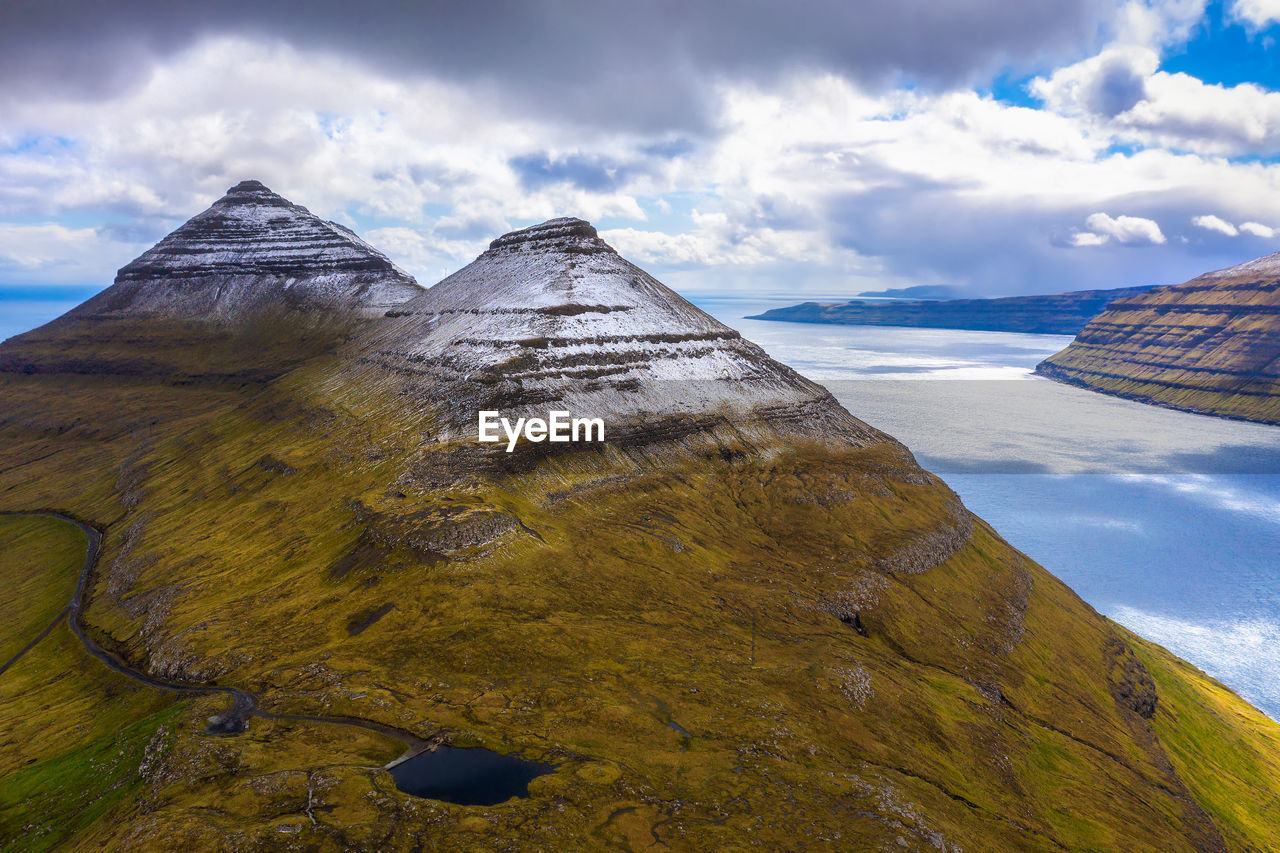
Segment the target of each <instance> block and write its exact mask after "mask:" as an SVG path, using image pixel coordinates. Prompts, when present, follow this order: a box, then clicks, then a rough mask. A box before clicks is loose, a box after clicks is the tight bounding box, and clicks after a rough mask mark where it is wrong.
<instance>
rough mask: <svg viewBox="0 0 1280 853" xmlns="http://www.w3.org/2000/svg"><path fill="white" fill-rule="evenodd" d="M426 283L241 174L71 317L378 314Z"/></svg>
mask: <svg viewBox="0 0 1280 853" xmlns="http://www.w3.org/2000/svg"><path fill="white" fill-rule="evenodd" d="M421 291H422V288H421V287H419V286H418V284H417V282H415V281H414V280H413V278H412V277H411V276H409V275H407V274H406V273H405V272H403V271H402V270H400V269H399V268H397V267H396V266H395V265H394V264H393V263H391V261H389V260H387V257H386V255H384V254H382V253H381V252H379V251H378V250H377V249H375V248H373V247H372V246H370V245H369V244H368V243H366V242H364V241H363V240H361V239H360V238H359V237H357V236H356V235H355V234H354V233H353V232H352V231H351V230H350V229H348V228H346V227H344V226H342V225H339V224H337V223H336V222H326V221H325V220H323V219H321V218H320V217H318V216H315V215H314V214H312V213H311V212H310V211H308V210H307V209H306V208H305V207H302V206H300V205H297V204H294V203H292V202H290V201H289V200H288V199H285V198H283V197H282V196H279V195H276V194H275V193H273V192H272V191H271V190H269V189H267V188H266V187H265V186H263V185H262V184H261V183H259V182H258V181H241V182H240V183H238V184H236V185H235V186H234V187H232V188H231V189H229V190H227V194H226V195H224V196H223V197H222V198H220V199H218V200H217V201H216V202H214V203H213V206H212V207H210V208H209V209H208V210H206V211H204V212H203V213H200V214H197V215H196V216H193V217H192V218H191V219H189V220H187V221H186V222H185V223H184V224H183V225H182V226H181V227H179V228H178V229H177V230H176V231H174V232H172V233H171V234H169V235H168V236H167V237H165V238H164V239H163V240H161V241H160V242H159V243H157V244H156V245H155V246H153V247H152V248H150V249H148V250H147V251H146V252H144V253H143V254H142V255H140V256H139V257H137V258H135V259H134V260H133V261H132V262H130V263H129V264H127V265H126V266H124V267H123V268H122V269H121V270H120V272H119V273H118V274H117V275H116V280H115V283H114V284H113V285H112V286H111V287H109V288H107V289H106V290H104V291H103V292H102V293H101V294H99V295H98V296H95V297H94V298H92V299H90V300H88V301H87V302H85V303H84V304H83V305H81V306H79V307H78V308H76V309H75V310H74V311H71V312H70V313H69V314H68V315H67V316H68V318H73V317H74V318H77V319H79V318H89V317H110V316H113V315H134V316H137V315H144V316H170V317H195V318H199V319H201V320H204V321H206V322H212V323H226V322H229V321H233V320H237V319H243V318H245V317H247V316H249V315H251V314H253V313H256V312H262V311H267V312H276V311H279V310H282V309H285V308H288V309H292V310H294V311H315V312H323V313H334V312H352V313H355V314H357V315H360V316H377V315H379V314H381V313H383V312H384V311H386V310H387V309H388V308H390V307H391V306H393V305H397V304H399V303H401V302H404V301H405V300H408V299H411V298H413V297H414V296H416V295H418V294H419V293H420V292H421Z"/></svg>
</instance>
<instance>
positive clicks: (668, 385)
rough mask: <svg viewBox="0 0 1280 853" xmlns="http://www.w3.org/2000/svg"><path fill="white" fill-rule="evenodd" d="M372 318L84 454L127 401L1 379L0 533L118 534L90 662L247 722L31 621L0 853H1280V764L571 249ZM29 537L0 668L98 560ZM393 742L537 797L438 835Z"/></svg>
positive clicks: (1262, 736) (675, 314) (1063, 598)
mask: <svg viewBox="0 0 1280 853" xmlns="http://www.w3.org/2000/svg"><path fill="white" fill-rule="evenodd" d="M390 314H391V316H384V317H383V318H381V319H372V320H370V321H369V322H367V323H366V324H364V325H363V326H360V327H358V328H357V327H353V330H352V331H351V332H350V337H349V338H348V339H347V340H346V342H345V344H343V345H341V346H340V347H338V348H336V349H334V348H330V349H327V350H317V351H314V352H312V353H310V354H308V355H307V356H306V357H301V356H299V357H298V358H296V359H295V360H294V361H293V362H292V363H291V366H290V368H289V369H288V370H287V371H285V372H281V373H279V374H277V375H275V376H274V377H271V378H264V379H262V380H260V381H258V382H255V383H242V384H238V385H229V384H227V383H225V382H220V383H213V382H211V381H209V380H196V381H193V382H190V383H187V384H184V385H182V386H181V387H182V388H183V393H185V394H187V395H188V396H187V397H185V398H184V399H183V400H182V401H181V403H174V407H173V409H172V410H166V411H164V412H157V414H156V415H155V416H153V417H152V418H151V420H150V423H149V425H148V426H147V428H146V429H145V431H144V436H143V437H138V438H133V437H131V436H132V435H133V434H132V433H130V434H129V436H128V437H127V436H125V435H122V434H115V435H113V436H104V435H102V434H99V433H91V434H92V435H93V436H95V438H96V440H97V442H98V444H97V447H98V449H99V452H97V453H89V452H86V451H85V450H84V443H85V442H86V441H88V440H89V439H88V437H87V436H86V435H85V432H84V430H85V426H84V424H85V421H86V420H90V419H93V418H98V417H102V416H103V415H104V414H106V413H107V411H105V410H106V409H107V406H108V405H109V404H110V403H111V399H110V398H108V397H104V398H95V397H94V392H93V387H92V386H91V385H90V384H83V385H81V386H78V387H79V391H77V392H76V393H74V394H72V393H67V388H68V387H69V386H66V385H63V384H46V383H63V382H65V378H64V377H62V376H61V375H60V374H56V373H53V372H46V373H36V374H31V375H29V376H25V377H24V379H25V380H26V381H25V382H24V383H15V384H14V385H13V386H12V389H13V390H12V393H13V394H14V395H15V396H14V399H15V400H17V401H18V408H19V409H21V410H22V411H25V412H27V413H28V414H27V417H28V418H34V417H36V415H35V412H37V411H38V408H39V406H38V400H39V399H40V397H41V396H43V397H48V396H49V395H50V394H54V393H56V394H57V395H58V396H59V405H58V408H57V409H56V412H55V413H53V414H49V415H47V426H46V428H45V429H43V430H34V429H33V428H31V427H29V426H27V425H25V422H24V423H23V424H17V423H15V422H14V421H13V420H12V419H11V420H10V421H7V422H6V424H5V430H6V432H5V434H4V437H5V439H6V440H5V442H4V443H3V444H0V509H5V510H10V511H22V510H33V509H37V508H42V507H44V508H57V509H58V510H60V511H61V512H62V513H64V514H65V515H66V516H68V517H70V518H71V519H81V520H84V521H88V522H91V523H92V525H93V526H95V527H97V528H99V529H101V530H102V531H103V538H102V548H101V552H100V553H98V554H97V555H96V558H95V556H94V554H93V553H92V551H90V553H89V554H88V557H89V565H90V568H91V571H90V573H89V574H88V575H87V576H86V577H87V582H86V584H85V586H84V589H83V595H84V603H83V609H82V613H81V614H80V615H79V616H76V617H75V618H78V619H80V622H82V623H83V625H84V631H85V633H86V635H87V636H89V637H90V638H91V639H92V641H93V642H94V643H96V644H97V646H99V647H101V648H102V649H105V650H106V651H107V652H108V653H110V654H113V655H116V656H117V657H118V660H119V661H121V662H122V664H123V665H124V666H125V668H126V669H129V670H130V671H136V672H137V673H140V674H142V675H144V676H145V677H147V678H150V679H153V680H155V681H157V682H160V683H163V684H168V685H185V686H188V687H190V688H192V689H195V688H208V687H210V686H216V687H219V688H222V689H225V690H232V689H233V690H234V693H235V695H236V696H239V695H243V696H247V697H249V700H248V703H247V704H245V705H243V707H240V708H239V710H237V704H238V703H240V700H239V699H236V700H235V701H234V702H233V703H232V707H230V708H228V698H227V697H226V696H224V695H217V694H210V693H193V692H191V691H190V690H187V691H186V692H181V691H179V690H176V689H173V688H172V687H170V688H156V687H153V686H148V685H147V684H144V683H141V682H140V681H139V680H138V679H137V678H132V679H129V678H125V677H122V676H121V675H120V674H119V673H118V672H117V671H114V670H109V669H107V668H106V667H104V666H102V665H101V661H100V659H99V660H95V659H94V658H92V657H89V656H88V655H86V653H85V652H86V648H87V645H85V644H81V645H78V644H77V643H76V642H75V637H74V636H73V633H72V632H70V631H68V630H67V623H65V622H57V621H55V622H54V623H52V624H53V625H54V627H53V629H52V630H51V632H50V633H49V634H48V636H47V637H46V638H45V639H43V640H41V641H40V642H39V643H37V644H36V645H35V646H34V647H33V648H32V649H31V650H30V651H28V652H27V653H26V654H25V655H24V656H22V657H21V658H19V659H18V661H17V662H16V663H15V664H14V665H13V666H12V667H11V668H10V669H9V670H8V671H6V672H4V673H0V708H4V709H5V711H4V712H0V724H2V725H3V727H4V729H3V733H2V734H0V846H4V847H6V848H7V847H16V848H18V849H35V850H40V849H49V848H50V847H52V846H53V845H54V844H55V843H62V844H64V845H68V846H70V847H72V848H73V849H79V848H84V849H95V848H105V849H121V850H156V849H161V850H193V849H195V850H203V849H234V850H268V849H282V848H285V849H313V850H344V849H363V850H413V849H517V848H529V847H534V848H539V849H550V850H554V849H564V850H581V849H602V848H603V849H608V848H621V849H661V848H663V847H667V848H674V849H705V850H722V849H742V848H760V849H778V848H811V849H868V850H881V849H883V850H894V849H941V850H949V851H955V850H1060V849H1064V848H1065V849H1125V850H1135V851H1141V850H1150V851H1181V850H1186V851H1191V850H1250V849H1267V848H1269V847H1275V846H1276V845H1277V844H1278V843H1280V838H1277V835H1276V829H1275V826H1274V821H1272V820H1271V819H1270V815H1272V814H1274V810H1275V808H1276V807H1277V805H1278V803H1280V799H1278V798H1280V785H1277V783H1276V782H1275V780H1276V779H1280V773H1277V772H1276V771H1277V768H1280V727H1277V726H1276V725H1275V724H1274V723H1272V722H1271V721H1269V720H1267V719H1266V718H1264V717H1262V716H1261V715H1260V714H1258V712H1256V711H1255V710H1253V709H1252V708H1250V707H1249V706H1248V705H1247V704H1245V703H1244V702H1242V701H1241V700H1240V699H1239V698H1238V697H1235V696H1234V695H1233V694H1231V693H1230V692H1229V691H1227V690H1225V689H1224V688H1222V687H1221V686H1220V685H1217V684H1216V683H1213V682H1211V681H1210V680H1208V679H1207V678H1205V677H1204V676H1203V675H1202V674H1200V673H1197V672H1196V671H1195V670H1193V669H1192V668H1190V667H1188V666H1187V665H1186V664H1184V663H1182V662H1181V661H1178V660H1177V659H1176V658H1173V657H1172V656H1170V655H1168V654H1167V653H1166V652H1164V651H1163V650H1161V649H1159V648H1157V647H1154V646H1151V645H1149V644H1147V643H1145V642H1143V641H1141V640H1139V639H1137V638H1136V637H1133V636H1132V635H1129V634H1127V633H1126V632H1124V631H1123V630H1122V629H1119V628H1117V627H1116V626H1114V625H1112V624H1111V623H1109V622H1108V621H1107V620H1105V619H1103V618H1102V617H1100V616H1099V615H1098V614H1097V613H1095V612H1094V611H1093V610H1092V608H1090V607H1089V606H1088V605H1086V604H1085V603H1084V602H1082V601H1081V600H1080V599H1079V598H1078V597H1077V596H1075V595H1074V594H1073V593H1072V592H1071V591H1070V590H1069V589H1067V588H1066V587H1065V586H1064V585H1063V584H1061V583H1060V582H1058V581H1057V580H1056V579H1055V578H1054V577H1053V576H1052V575H1050V574H1049V573H1048V572H1047V571H1045V570H1044V569H1043V568H1041V567H1040V566H1038V565H1036V564H1035V563H1033V562H1032V561H1030V560H1029V559H1027V558H1026V557H1025V556H1024V555H1022V554H1020V553H1018V552H1017V551H1016V550H1015V549H1013V548H1012V547H1011V546H1009V545H1008V543H1006V542H1005V541H1004V540H1003V539H1001V538H1000V537H999V535H998V534H997V533H996V532H995V531H993V530H992V529H991V528H990V527H989V526H987V525H986V524H985V523H983V522H982V521H981V520H980V519H977V518H975V517H974V516H973V515H972V514H971V513H969V512H968V510H966V509H965V507H964V506H963V505H962V504H961V502H960V500H959V499H958V498H957V496H956V495H955V494H954V493H953V492H952V491H951V490H950V489H948V488H947V487H946V485H945V484H944V483H942V482H941V481H940V480H939V479H938V478H937V477H935V476H933V475H931V474H929V473H928V472H926V471H924V470H922V469H921V468H920V467H919V466H918V465H917V464H916V461H915V460H914V459H913V458H912V456H911V454H910V453H909V452H908V451H907V450H906V448H904V447H903V446H902V445H901V444H899V443H898V442H896V441H894V440H893V439H892V438H890V437H888V436H886V435H884V434H883V433H881V432H879V431H877V430H875V429H874V428H872V427H870V426H868V425H866V424H864V423H862V422H861V421H859V420H857V418H856V417H854V416H853V415H852V414H850V413H849V412H847V411H845V410H844V409H842V408H841V407H840V406H839V405H838V404H837V403H836V402H835V401H834V399H833V398H832V397H831V396H830V395H829V394H827V393H826V392H825V390H824V389H822V388H821V387H820V386H818V385H815V384H814V383H812V382H809V381H808V380H805V379H804V378H803V377H800V376H799V375H798V374H796V373H795V372H794V371H791V370H790V369H789V368H787V367H786V366H785V365H781V364H779V363H777V362H775V361H773V360H772V359H770V358H769V357H768V356H767V355H765V354H764V352H763V351H762V350H760V349H759V348H758V347H756V346H755V345H754V344H751V343H750V342H748V341H745V340H743V339H742V338H741V337H740V336H738V335H737V334H736V333H734V332H733V331H732V330H730V329H727V327H724V326H722V325H721V324H719V323H717V322H716V321H715V320H714V319H712V318H710V317H708V316H707V315H705V314H703V313H702V312H700V311H699V310H698V309H697V308H695V307H694V306H692V305H690V304H689V303H688V302H687V301H685V300H683V299H682V298H680V297H679V296H678V295H677V294H675V293H674V292H673V291H671V290H670V289H668V288H666V287H665V286H663V285H662V284H661V283H660V282H657V281H656V280H654V279H653V278H652V277H651V276H648V275H647V274H646V273H644V272H643V271H642V270H639V269H638V268H637V267H635V266H634V265H632V264H630V263H628V262H626V261H625V260H624V259H622V258H621V257H620V256H618V255H617V253H616V252H615V251H614V250H613V249H612V248H611V247H609V246H608V245H607V244H606V243H604V242H603V241H601V240H600V239H599V237H598V235H597V234H596V233H595V230H594V229H593V228H592V227H591V226H590V225H589V224H588V223H585V222H583V221H581V220H568V219H566V220H553V221H551V222H548V223H544V224H542V225H540V226H535V227H534V228H530V229H523V230H522V231H517V232H513V233H512V234H509V235H505V236H503V237H500V238H498V239H497V240H495V241H494V242H493V243H492V244H491V245H490V248H489V249H488V250H487V251H486V252H484V253H483V254H482V255H481V256H480V257H479V258H477V259H476V261H474V262H473V263H472V264H470V265H468V266H467V267H465V268H464V269H462V270H460V271H459V272H458V273H455V274H454V275H453V276H450V277H449V278H447V279H445V281H443V282H441V283H440V284H439V285H437V286H436V287H434V288H432V289H430V290H428V291H427V292H425V293H423V294H421V295H419V296H417V297H415V298H414V299H413V300H411V301H408V302H406V303H404V304H403V305H399V306H397V307H396V308H394V309H393V310H391V311H390ZM146 329H147V327H146V326H145V325H139V326H138V327H137V328H136V330H135V333H136V334H138V335H145V334H146ZM277 343H278V342H277ZM6 346H8V345H6ZM2 354H3V349H0V355H2ZM242 355H243V357H244V358H245V359H248V360H249V361H250V363H255V362H254V360H255V359H257V358H258V357H259V355H260V352H259V351H256V350H245V351H244V352H243V354H242ZM228 357H230V355H229V356H228ZM113 381H115V382H118V383H120V384H119V385H118V386H113V385H109V384H108V385H107V387H108V388H114V389H115V390H112V391H111V392H110V393H111V394H121V393H124V392H123V391H120V390H119V389H120V388H130V389H135V388H143V389H148V390H147V391H146V392H145V393H147V394H154V393H158V392H156V391H155V389H156V388H158V387H160V385H159V384H157V383H156V382H155V381H154V380H152V379H148V378H145V377H134V378H132V379H129V380H128V381H127V382H126V381H125V380H121V379H115V380H113ZM130 383H133V384H130ZM164 387H168V386H164ZM134 402H137V403H141V404H150V403H151V402H152V401H151V400H147V399H141V400H136V401H134ZM481 405H485V406H490V405H491V406H494V407H495V408H498V409H501V410H502V411H503V412H504V413H506V414H510V415H512V416H514V415H517V414H521V413H535V412H539V411H544V412H545V411H546V410H547V409H549V408H553V407H560V406H564V407H566V408H571V409H573V410H574V411H575V412H581V413H584V414H599V415H600V416H602V417H603V418H604V419H605V421H606V425H607V433H606V438H607V440H606V441H605V442H603V443H592V444H566V445H551V444H549V443H535V442H531V441H522V442H520V443H519V445H518V446H517V447H516V449H515V451H514V452H512V453H506V452H505V451H504V450H502V449H499V448H494V447H491V446H485V445H480V444H478V443H477V442H476V440H475V436H476V433H475V411H476V408H477V407H478V406H481ZM121 417H124V416H121ZM133 417H138V416H136V415H135V416H133ZM23 430H26V431H25V432H24V431H23ZM11 439H13V440H11ZM17 439H21V440H17ZM130 442H132V443H130ZM23 519H25V520H21V521H15V522H10V523H7V524H6V525H0V535H3V536H6V537H9V538H8V539H7V540H6V541H12V542H14V543H16V544H17V546H20V547H14V548H12V549H6V550H5V551H3V552H0V555H5V556H0V559H10V556H8V555H11V556H12V559H15V560H17V561H18V563H19V564H21V565H23V566H30V564H32V563H36V564H39V565H44V566H46V569H45V570H44V571H43V572H39V571H32V570H31V569H30V568H27V569H26V570H25V572H24V573H23V574H22V575H21V577H22V582H21V584H9V585H6V587H5V590H4V591H3V592H0V612H16V611H17V610H18V609H20V604H21V602H22V601H25V600H26V599H27V598H28V597H35V598H37V599H38V600H39V601H40V602H41V610H40V612H39V614H38V615H39V618H35V616H33V617H32V618H30V619H28V620H26V621H25V622H23V623H22V625H21V626H17V625H14V626H12V627H9V626H6V627H5V628H3V629H0V630H5V631H17V630H21V631H23V632H29V631H30V630H31V629H32V628H33V627H35V626H36V625H38V623H39V622H40V621H41V620H42V619H43V618H44V617H45V616H46V615H48V614H49V613H50V612H51V608H53V607H54V606H56V602H57V600H59V596H61V595H65V594H66V589H67V588H68V579H67V578H66V574H67V570H68V565H69V563H71V562H74V556H75V548H76V547H77V546H78V543H81V542H83V538H82V537H81V538H79V539H77V538H76V537H77V533H76V529H75V526H74V524H72V522H65V523H64V525H63V526H59V525H57V524H53V525H50V524H48V523H46V522H44V521H41V522H39V523H36V522H35V521H34V520H33V519H32V518H31V517H30V516H24V517H23ZM66 524H72V526H71V527H70V528H69V527H67V526H66ZM0 565H3V564H0ZM5 568H6V576H9V575H11V574H13V573H14V571H15V570H14V569H13V568H11V567H8V566H5ZM33 590H34V591H33ZM74 615H75V614H73V616H74ZM80 622H76V623H74V624H80ZM0 639H3V640H4V644H5V645H6V646H8V647H21V646H22V645H23V643H24V642H26V640H23V641H22V642H19V640H21V639H22V638H17V637H11V636H4V637H2V638H0ZM236 714H238V715H239V720H238V721H239V722H241V723H244V724H245V725H247V730H243V731H241V730H240V728H241V727H239V726H222V727H220V728H216V729H215V730H216V731H230V732H235V733H232V734H227V735H225V736H219V737H211V736H209V735H208V734H207V731H209V729H210V725H211V723H210V719H211V718H216V719H217V721H219V724H220V723H224V722H225V721H226V720H227V719H228V718H229V717H231V716H234V715H236ZM406 743H411V744H417V745H418V746H417V747H416V748H420V747H421V746H422V745H423V744H446V745H450V746H453V747H471V748H476V747H484V748H487V749H489V750H492V751H493V752H497V753H503V754H507V755H518V756H521V757H523V758H526V759H530V760H536V761H538V762H542V763H545V764H548V765H551V768H552V770H551V772H549V773H547V774H545V775H541V776H538V777H537V778H534V779H533V780H532V781H531V782H529V784H528V788H527V794H528V796H515V797H513V798H511V799H506V800H504V801H502V802H500V803H496V804H490V805H459V804H454V803H450V802H445V801H443V800H439V799H424V798H421V797H415V796H412V795H410V794H407V793H405V792H404V791H402V790H401V789H400V788H399V787H398V783H397V780H396V778H395V777H393V775H392V774H391V773H390V772H389V770H388V769H387V768H388V765H389V764H391V763H393V760H394V759H395V758H396V757H397V755H399V754H400V753H401V752H403V751H404V747H405V744H406ZM454 754H457V753H454ZM472 754H475V753H472Z"/></svg>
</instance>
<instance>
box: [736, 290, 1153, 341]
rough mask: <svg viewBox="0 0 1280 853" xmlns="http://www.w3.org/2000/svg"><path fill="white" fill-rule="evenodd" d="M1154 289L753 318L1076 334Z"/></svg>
mask: <svg viewBox="0 0 1280 853" xmlns="http://www.w3.org/2000/svg"><path fill="white" fill-rule="evenodd" d="M1152 287H1154V285H1153V286H1152ZM1151 289H1152V288H1151V287H1124V288H1119V289H1116V290H1077V291H1072V292H1070V293H1050V294H1041V295H1036V296H1002V297H1000V298H998V299H943V300H894V301H892V302H872V301H869V300H859V299H851V300H849V301H848V302H840V303H822V302H805V303H803V304H800V305H792V306H790V307H788V308H771V309H769V310H768V311H765V312H764V313H763V314H757V315H755V316H754V317H751V318H749V319H752V320H785V321H788V322H792V323H837V324H844V325H852V326H917V327H920V328H925V329H969V330H973V331H990V332H1024V333H1027V334H1037V335H1074V334H1075V333H1076V332H1078V331H1080V330H1081V329H1083V328H1084V327H1085V324H1086V323H1088V322H1089V321H1090V320H1092V319H1093V318H1094V317H1096V316H1097V315H1098V314H1100V313H1102V311H1103V310H1104V309H1105V308H1106V307H1107V304H1108V303H1110V302H1112V301H1114V300H1117V299H1128V298H1130V297H1133V296H1136V295H1138V294H1140V293H1144V292H1146V291H1148V290H1151Z"/></svg>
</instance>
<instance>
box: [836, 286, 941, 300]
mask: <svg viewBox="0 0 1280 853" xmlns="http://www.w3.org/2000/svg"><path fill="white" fill-rule="evenodd" d="M858 295H859V296H878V297H881V298H884V299H925V300H937V299H952V298H954V297H955V295H956V289H955V288H954V287H948V286H946V285H943V284H916V285H912V286H911V287H890V288H888V289H886V290H864V291H862V292H861V293H859V294H858Z"/></svg>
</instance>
